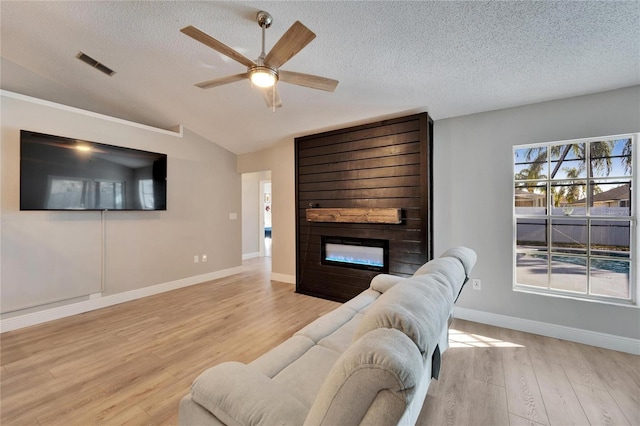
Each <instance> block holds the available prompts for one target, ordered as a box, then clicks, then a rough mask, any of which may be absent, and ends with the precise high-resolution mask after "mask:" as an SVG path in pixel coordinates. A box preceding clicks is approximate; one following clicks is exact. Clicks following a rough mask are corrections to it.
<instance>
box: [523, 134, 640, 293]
mask: <svg viewBox="0 0 640 426" xmlns="http://www.w3.org/2000/svg"><path fill="white" fill-rule="evenodd" d="M636 140H637V135H623V136H611V137H604V138H594V139H581V140H574V141H564V142H552V143H545V144H537V145H525V146H522V145H521V146H516V147H514V149H513V165H514V192H513V208H514V222H513V226H514V230H513V234H514V290H518V291H528V292H535V293H542V294H548V295H557V296H563V297H572V298H579V299H587V300H596V301H605V302H610V303H618V304H635V303H636V293H637V291H638V289H637V284H636V278H635V277H636V276H637V266H638V262H637V260H636V258H637V254H636V253H637V252H636V244H637V243H636V240H637V231H636V227H635V221H636V214H637V212H636V210H637V207H636V208H634V205H637V201H636V200H635V198H633V187H634V185H635V183H637V176H636V175H637V172H636V170H635V169H634V167H633V165H634V164H635V163H634V162H635V161H636V160H635V158H634V145H635V144H636Z"/></svg>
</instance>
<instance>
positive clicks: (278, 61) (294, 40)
mask: <svg viewBox="0 0 640 426" xmlns="http://www.w3.org/2000/svg"><path fill="white" fill-rule="evenodd" d="M314 38H316V35H315V34H314V33H313V32H312V31H311V30H310V29H309V28H307V27H305V26H304V25H302V23H300V21H296V22H295V23H294V24H293V25H292V26H291V27H290V28H289V29H288V30H287V32H286V33H284V35H283V36H282V37H280V40H278V42H277V43H276V44H275V46H273V48H271V51H270V52H269V53H268V54H267V56H266V57H265V58H264V63H265V64H267V65H269V66H270V67H272V68H276V69H278V68H280V67H281V66H282V65H283V64H284V63H285V62H287V61H288V60H289V59H291V58H293V57H294V56H295V55H296V53H298V52H299V51H301V50H302V49H303V48H304V47H305V46H306V45H307V44H309V43H311V41H312V40H313V39H314Z"/></svg>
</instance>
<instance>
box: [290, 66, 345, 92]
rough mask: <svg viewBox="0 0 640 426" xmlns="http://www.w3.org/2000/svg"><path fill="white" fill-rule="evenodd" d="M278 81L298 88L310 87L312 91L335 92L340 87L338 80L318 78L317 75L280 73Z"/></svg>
mask: <svg viewBox="0 0 640 426" xmlns="http://www.w3.org/2000/svg"><path fill="white" fill-rule="evenodd" d="M278 79H279V80H280V81H284V82H285V83H290V84H296V85H298V86H304V87H309V88H311V89H318V90H326V91H327V92H333V91H334V90H336V87H337V86H338V80H333V79H331V78H325V77H318V76H317V75H311V74H303V73H301V72H292V71H282V70H280V71H278Z"/></svg>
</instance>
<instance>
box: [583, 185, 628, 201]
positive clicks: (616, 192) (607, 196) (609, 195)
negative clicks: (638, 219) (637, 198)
mask: <svg viewBox="0 0 640 426" xmlns="http://www.w3.org/2000/svg"><path fill="white" fill-rule="evenodd" d="M629 186H630V185H629V184H624V185H620V186H616V187H615V188H612V189H610V190H608V191H604V192H600V193H598V194H595V195H594V196H593V202H594V203H597V202H603V201H614V200H628V199H629V194H630V192H629V190H630V188H629ZM585 202H586V199H585V198H581V199H580V200H578V201H576V202H575V203H574V204H584V203H585Z"/></svg>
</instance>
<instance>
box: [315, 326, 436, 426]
mask: <svg viewBox="0 0 640 426" xmlns="http://www.w3.org/2000/svg"><path fill="white" fill-rule="evenodd" d="M423 370H424V367H423V362H422V357H421V355H420V353H419V352H418V351H417V350H416V347H415V345H414V344H413V343H412V342H411V340H409V339H408V338H407V336H406V335H404V334H403V333H401V332H400V331H398V330H389V329H377V330H373V331H372V332H371V333H368V334H366V335H365V336H363V337H362V338H361V339H359V340H358V341H356V342H354V343H353V344H352V345H351V346H350V347H349V348H348V349H347V350H346V351H345V352H344V353H343V354H342V355H341V356H340V358H338V360H337V361H336V363H335V364H334V366H333V368H332V369H331V371H330V372H329V375H328V376H327V378H326V380H325V382H324V383H323V385H322V387H321V388H320V391H319V392H318V395H317V396H316V399H315V401H314V403H313V406H312V407H311V410H310V411H309V414H308V415H307V418H306V420H305V423H304V424H305V426H312V425H313V426H316V425H327V426H329V425H331V426H333V425H357V424H362V423H363V422H364V423H366V424H375V425H382V424H384V425H395V424H397V423H398V421H399V420H400V418H401V417H402V415H403V413H404V411H405V409H406V406H407V405H408V404H409V403H410V402H411V400H412V397H413V395H414V393H415V387H416V385H417V383H418V381H419V380H420V377H421V375H422V374H423Z"/></svg>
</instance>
